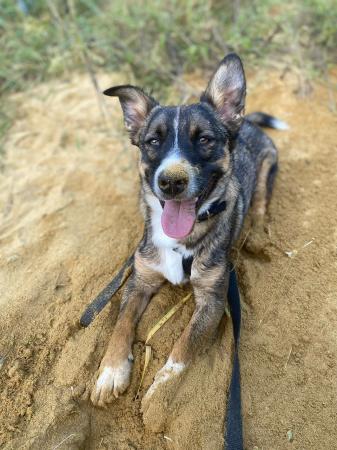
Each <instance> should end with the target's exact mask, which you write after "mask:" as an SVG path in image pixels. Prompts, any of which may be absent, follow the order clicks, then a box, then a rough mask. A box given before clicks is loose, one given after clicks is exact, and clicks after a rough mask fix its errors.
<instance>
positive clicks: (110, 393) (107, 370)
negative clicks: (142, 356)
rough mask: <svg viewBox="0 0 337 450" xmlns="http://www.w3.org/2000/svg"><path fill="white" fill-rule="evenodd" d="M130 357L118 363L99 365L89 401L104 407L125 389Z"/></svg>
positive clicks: (127, 381)
mask: <svg viewBox="0 0 337 450" xmlns="http://www.w3.org/2000/svg"><path fill="white" fill-rule="evenodd" d="M131 368H132V357H129V358H128V359H126V360H124V361H123V362H121V363H120V364H119V365H111V366H110V365H108V364H107V363H105V364H104V365H101V367H100V370H99V376H98V379H97V381H96V384H95V386H94V388H93V390H92V392H91V401H92V403H93V404H94V405H95V406H100V407H105V406H106V405H107V404H108V403H111V402H112V401H113V399H114V398H117V397H118V396H119V395H120V394H123V392H125V391H126V389H127V388H128V386H129V384H130V375H131Z"/></svg>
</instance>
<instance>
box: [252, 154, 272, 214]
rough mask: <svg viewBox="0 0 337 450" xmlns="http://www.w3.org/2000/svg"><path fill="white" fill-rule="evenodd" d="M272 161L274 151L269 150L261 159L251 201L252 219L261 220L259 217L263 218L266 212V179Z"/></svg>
mask: <svg viewBox="0 0 337 450" xmlns="http://www.w3.org/2000/svg"><path fill="white" fill-rule="evenodd" d="M274 163H275V159H274V152H271V153H270V156H268V157H266V158H265V159H264V160H263V161H262V164H261V167H260V170H259V174H258V179H257V184H256V189H255V193H254V196H253V201H252V214H253V217H254V220H256V221H261V218H263V216H264V215H265V213H266V209H267V199H268V192H267V180H268V175H269V172H270V168H271V166H272V165H273V164H274Z"/></svg>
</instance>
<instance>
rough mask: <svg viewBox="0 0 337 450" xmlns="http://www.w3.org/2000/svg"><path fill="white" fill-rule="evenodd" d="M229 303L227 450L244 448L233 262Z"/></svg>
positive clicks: (237, 300) (237, 297)
mask: <svg viewBox="0 0 337 450" xmlns="http://www.w3.org/2000/svg"><path fill="white" fill-rule="evenodd" d="M228 303H229V307H230V312H231V317H232V323H233V335H234V359H233V370H232V378H231V383H230V386H229V393H228V402H227V416H226V423H225V447H224V449H225V450H243V433H242V413H241V380H240V361H239V341H240V327H241V307H240V293H239V289H238V281H237V277H236V273H235V270H234V267H233V265H232V264H230V272H229V287H228Z"/></svg>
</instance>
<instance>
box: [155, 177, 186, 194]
mask: <svg viewBox="0 0 337 450" xmlns="http://www.w3.org/2000/svg"><path fill="white" fill-rule="evenodd" d="M187 185H188V177H187V174H185V173H183V174H180V175H178V174H172V173H167V172H162V173H161V174H160V175H159V177H158V186H159V188H160V190H161V191H162V192H163V193H164V194H166V195H172V196H173V197H174V196H176V195H179V194H181V193H182V192H184V190H185V189H186V187H187Z"/></svg>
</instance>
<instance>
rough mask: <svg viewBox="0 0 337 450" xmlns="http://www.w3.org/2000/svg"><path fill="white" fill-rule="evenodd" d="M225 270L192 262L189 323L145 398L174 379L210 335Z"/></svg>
mask: <svg viewBox="0 0 337 450" xmlns="http://www.w3.org/2000/svg"><path fill="white" fill-rule="evenodd" d="M228 279H229V272H228V268H226V266H225V264H221V265H219V266H214V267H211V268H209V267H208V268H207V269H205V266H204V265H203V264H198V262H197V261H195V262H194V263H193V267H192V276H191V282H192V285H193V290H194V297H195V303H196V308H195V311H194V313H193V315H192V317H191V320H190V322H189V323H188V325H187V327H186V328H185V330H184V331H183V333H182V335H181V336H180V338H179V339H178V341H177V342H176V343H175V345H174V347H173V350H172V352H171V354H170V356H169V358H168V360H167V362H166V364H165V365H164V367H163V368H162V369H161V370H160V371H159V372H158V373H157V375H156V377H155V380H154V382H153V384H152V385H151V387H150V389H149V390H148V392H147V394H146V398H147V399H149V398H150V397H151V396H152V394H153V393H154V391H155V390H156V389H157V387H158V386H159V385H161V384H162V383H166V382H167V381H169V380H170V379H172V378H176V377H177V375H179V374H181V373H182V372H183V371H184V370H185V369H186V368H187V366H188V364H189V362H190V361H191V359H192V358H193V356H194V355H195V353H196V352H197V351H198V350H200V349H201V348H202V347H203V345H204V344H205V343H206V342H207V341H208V340H209V338H211V337H212V336H214V334H215V332H216V330H217V327H218V325H219V323H220V320H221V318H222V316H223V314H224V311H225V307H226V304H227V289H228Z"/></svg>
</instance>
